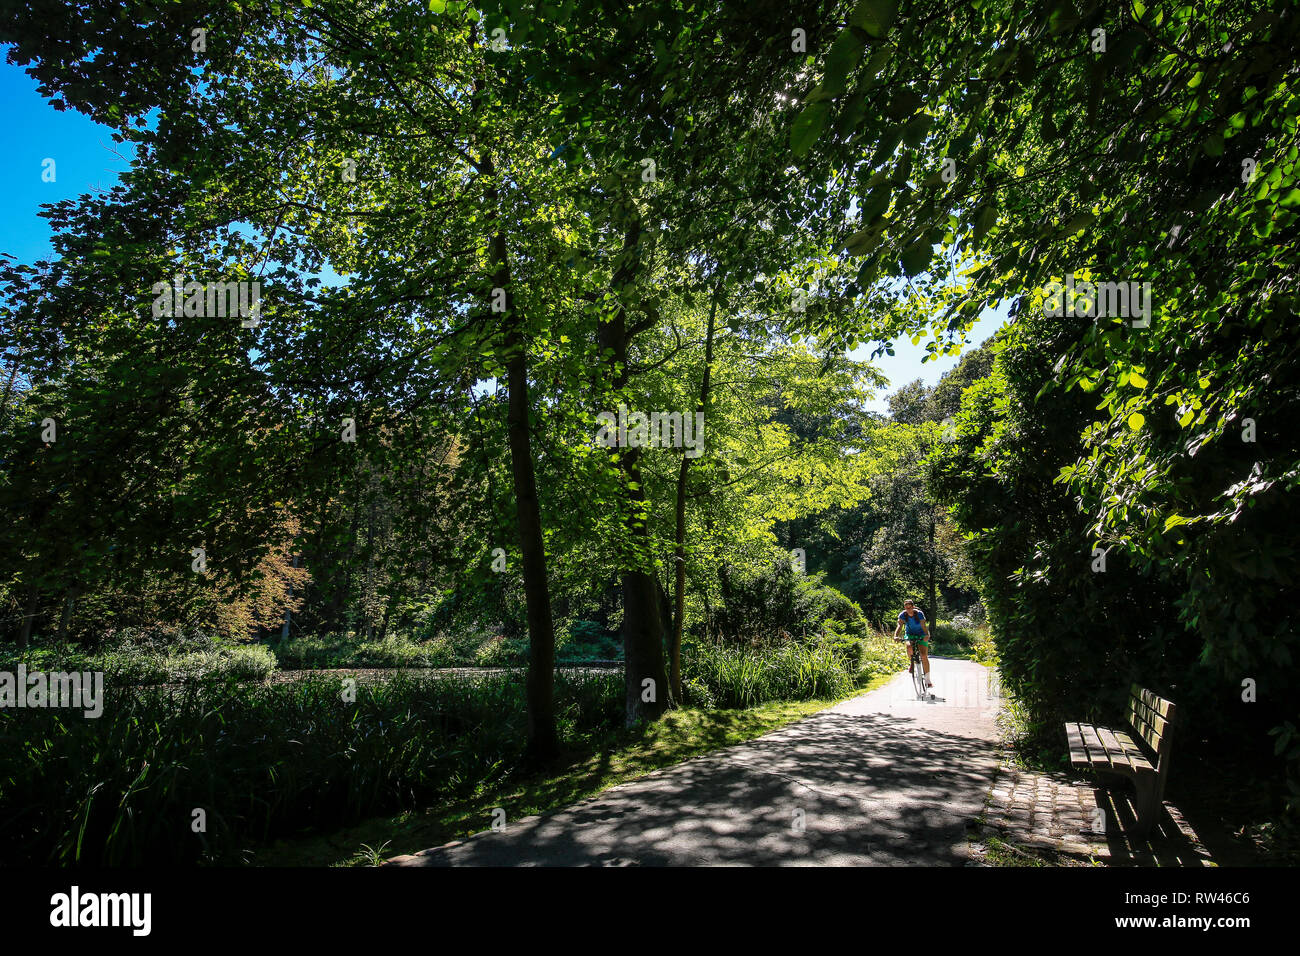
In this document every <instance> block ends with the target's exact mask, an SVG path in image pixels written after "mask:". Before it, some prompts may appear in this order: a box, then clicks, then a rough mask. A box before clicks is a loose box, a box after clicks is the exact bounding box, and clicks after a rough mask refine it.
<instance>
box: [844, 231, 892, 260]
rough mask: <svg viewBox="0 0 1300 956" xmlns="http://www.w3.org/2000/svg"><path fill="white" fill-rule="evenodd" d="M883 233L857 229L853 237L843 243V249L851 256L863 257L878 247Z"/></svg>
mask: <svg viewBox="0 0 1300 956" xmlns="http://www.w3.org/2000/svg"><path fill="white" fill-rule="evenodd" d="M883 235H884V234H883V233H881V232H879V231H877V230H873V229H859V230H858V231H857V232H855V233H854V234H853V235H851V236H849V238H848V240H847V241H845V243H844V248H845V249H847V250H848V253H849V255H851V256H865V255H866V254H867V253H868V252H870V251H871V250H872V249H874V248H876V246H878V245H880V240H881V239H882V238H883Z"/></svg>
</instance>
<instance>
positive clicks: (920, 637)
mask: <svg viewBox="0 0 1300 956" xmlns="http://www.w3.org/2000/svg"><path fill="white" fill-rule="evenodd" d="M903 640H905V641H911V642H912V643H913V644H920V645H921V646H922V647H926V648H928V647H929V646H930V642H929V641H927V640H926V639H925V635H924V634H906V635H904V636H903Z"/></svg>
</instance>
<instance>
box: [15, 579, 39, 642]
mask: <svg viewBox="0 0 1300 956" xmlns="http://www.w3.org/2000/svg"><path fill="white" fill-rule="evenodd" d="M37 600H38V595H37V592H36V589H35V588H33V589H32V590H31V591H30V592H28V596H27V605H26V606H25V607H24V608H23V621H22V624H21V625H20V626H19V628H18V649H19V650H20V651H25V650H27V645H28V644H30V643H31V640H32V622H33V621H34V620H35V619H36V602H37Z"/></svg>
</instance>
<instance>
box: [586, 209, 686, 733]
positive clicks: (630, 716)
mask: <svg viewBox="0 0 1300 956" xmlns="http://www.w3.org/2000/svg"><path fill="white" fill-rule="evenodd" d="M640 237H641V224H640V223H639V222H633V223H631V225H629V227H628V230H627V233H626V234H625V235H624V237H623V250H624V253H625V254H626V257H625V260H624V263H623V265H621V266H620V267H619V268H618V269H617V270H616V271H615V273H614V278H613V281H612V282H611V285H612V286H613V287H614V288H617V289H622V288H626V287H627V286H629V285H631V283H632V279H633V277H634V275H635V273H636V265H635V255H633V253H634V252H635V250H636V247H637V245H638V243H639V242H640ZM629 337H630V336H629V333H628V326H627V311H626V309H625V308H624V307H623V306H620V307H619V308H618V309H617V311H616V312H615V313H614V314H613V315H612V316H610V318H609V321H607V322H602V323H601V325H600V330H599V332H598V334H597V344H598V346H599V347H600V351H601V353H602V354H606V355H608V357H609V363H610V368H611V369H612V372H613V374H612V382H611V384H612V386H613V388H614V390H615V391H617V390H619V389H622V388H623V386H625V385H626V384H627V380H628V371H627V359H628V354H627V353H628V339H629ZM640 452H641V449H640V448H632V449H626V448H624V449H623V450H622V453H621V454H620V456H619V461H620V464H621V465H622V468H623V474H624V477H625V478H626V487H627V493H628V497H627V518H626V522H625V523H626V526H627V529H628V534H629V536H630V538H631V541H630V547H629V549H628V554H627V556H626V557H625V558H624V567H623V571H622V578H623V677H624V687H625V691H626V703H627V725H628V727H635V726H636V725H638V724H641V723H646V722H649V721H653V720H657V719H658V718H659V717H661V716H662V715H663V713H664V711H665V710H666V709H667V708H668V705H669V703H670V701H671V699H672V688H671V686H670V685H669V683H668V671H667V667H666V666H665V664H664V645H665V643H666V638H667V636H668V628H667V625H666V622H665V621H664V620H663V616H662V614H661V613H660V604H659V583H658V580H657V579H656V577H655V575H654V574H652V573H651V572H649V571H646V570H643V563H644V562H645V561H646V560H647V556H648V554H649V553H650V547H649V546H650V529H649V510H650V503H649V501H648V500H647V499H646V495H645V485H644V483H643V482H642V480H641V469H640V466H639V465H638V463H637V462H638V457H639V454H640Z"/></svg>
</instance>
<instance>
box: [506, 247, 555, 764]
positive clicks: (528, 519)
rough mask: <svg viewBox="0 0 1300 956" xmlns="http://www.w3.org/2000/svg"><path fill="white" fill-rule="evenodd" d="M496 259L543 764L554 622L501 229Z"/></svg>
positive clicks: (523, 361)
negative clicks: (507, 327) (504, 321)
mask: <svg viewBox="0 0 1300 956" xmlns="http://www.w3.org/2000/svg"><path fill="white" fill-rule="evenodd" d="M492 255H493V259H494V260H495V262H496V267H497V269H496V274H495V276H494V277H493V282H494V283H495V284H496V287H497V288H499V289H504V290H506V314H507V315H508V316H510V320H509V321H510V324H511V330H510V333H509V335H508V336H507V337H506V351H507V361H506V388H507V390H508V392H509V399H510V404H509V408H508V410H507V412H506V432H507V436H508V439H509V444H510V473H511V476H512V478H513V479H514V486H515V515H516V519H517V522H516V523H517V524H518V526H519V556H520V559H521V561H522V563H523V578H524V600H525V603H526V605H527V609H528V648H529V653H528V679H527V686H526V693H527V697H528V745H527V751H526V753H527V758H528V759H529V760H530V761H531V762H532V763H534V764H544V763H547V762H549V761H552V760H554V759H555V758H556V756H558V755H559V752H560V741H559V737H558V736H557V734H556V729H555V622H554V620H553V619H552V617H551V595H550V587H549V585H548V583H547V579H546V547H545V544H544V541H543V538H542V512H541V505H540V504H539V503H538V500H537V477H536V474H535V473H534V471H533V450H532V435H531V434H530V432H529V430H528V410H529V399H528V352H527V349H526V347H525V345H524V339H523V335H522V334H521V331H520V326H521V324H522V323H521V322H520V320H519V319H518V317H517V316H515V315H514V297H513V296H512V295H511V294H510V264H509V262H508V261H507V259H506V239H505V234H504V233H502V232H498V233H497V234H496V236H495V237H494V239H493V241H492Z"/></svg>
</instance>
